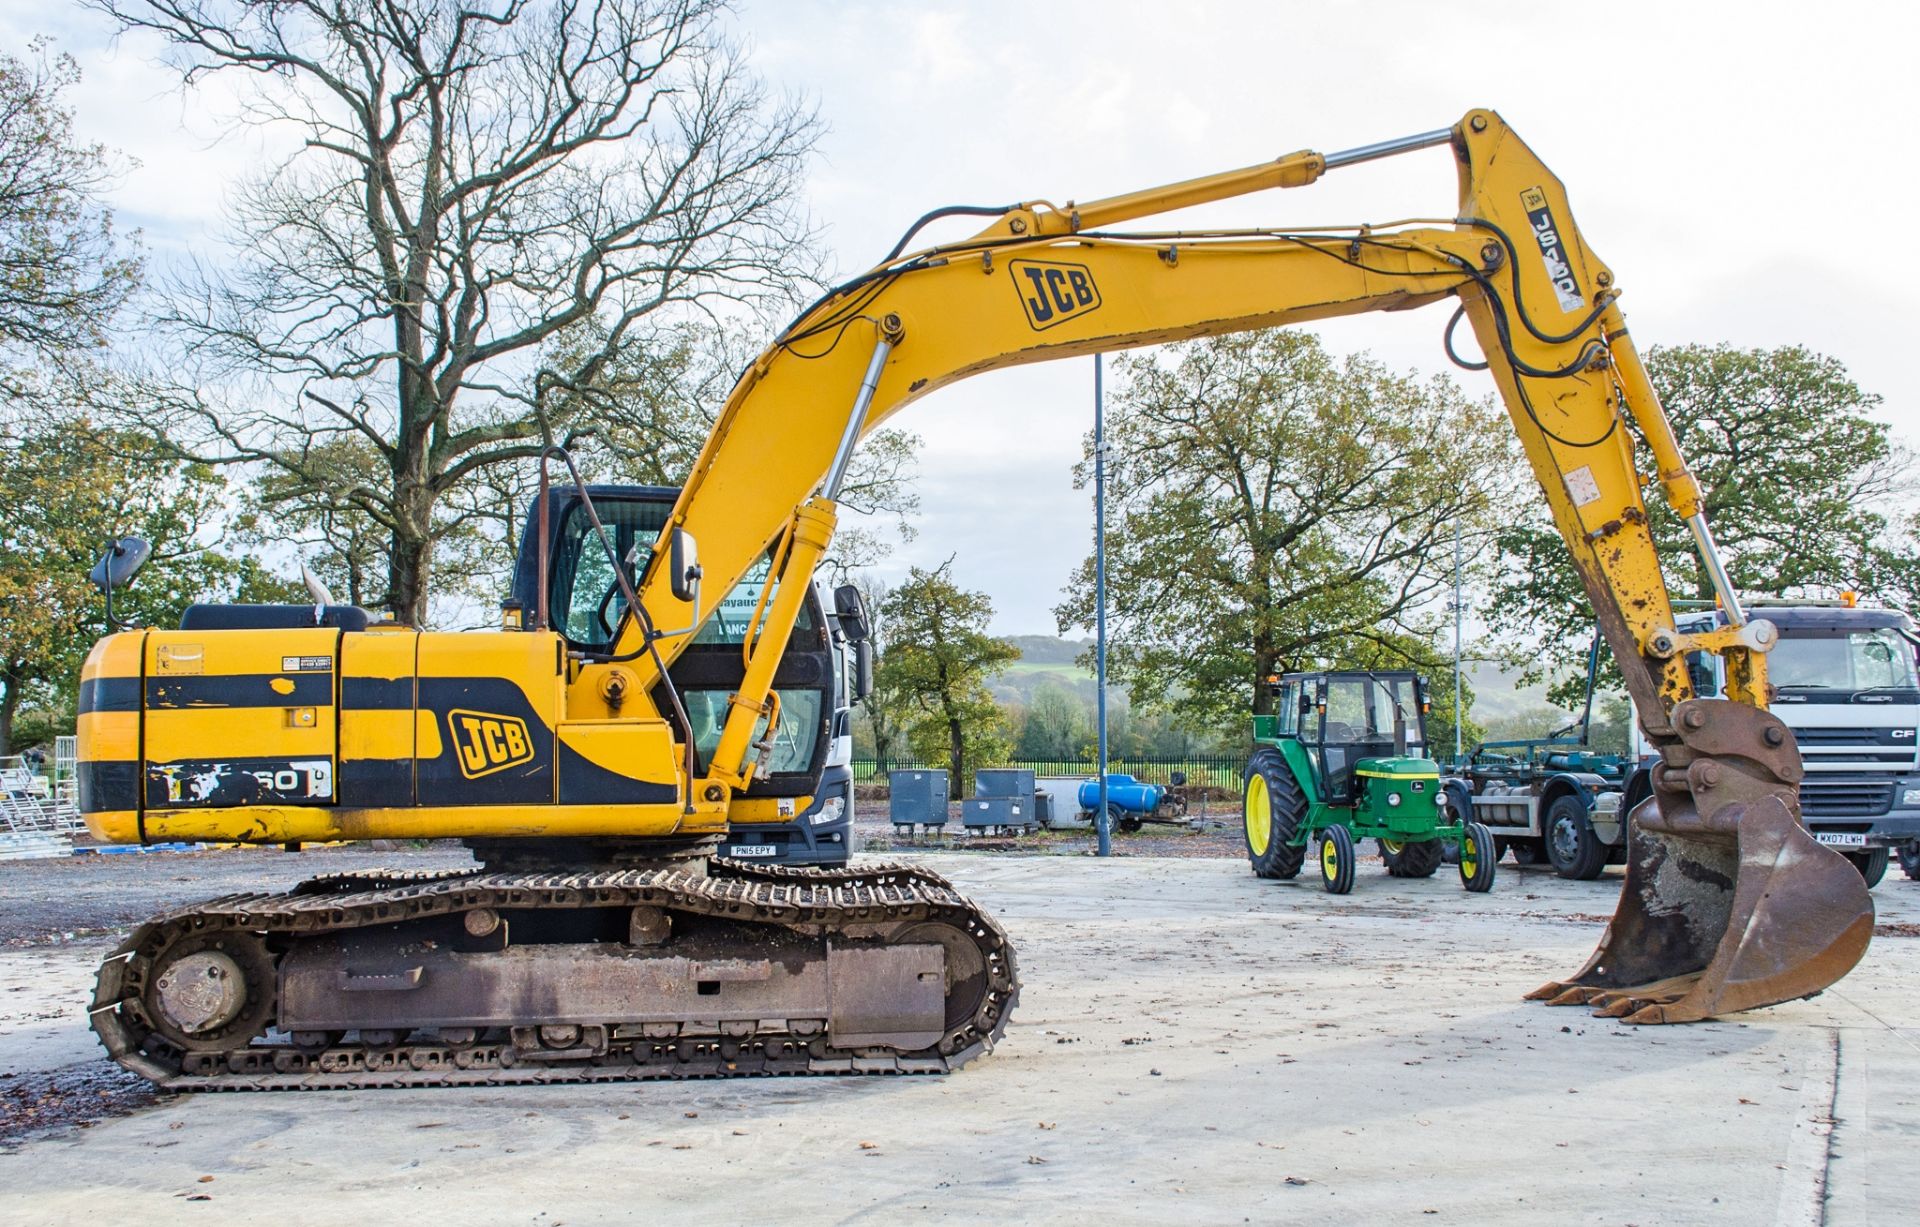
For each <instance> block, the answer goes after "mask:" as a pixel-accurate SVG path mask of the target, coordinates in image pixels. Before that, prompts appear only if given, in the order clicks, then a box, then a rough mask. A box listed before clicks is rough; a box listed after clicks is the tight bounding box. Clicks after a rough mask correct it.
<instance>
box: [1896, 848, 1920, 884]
mask: <svg viewBox="0 0 1920 1227" xmlns="http://www.w3.org/2000/svg"><path fill="white" fill-rule="evenodd" d="M1899 852H1900V868H1901V869H1903V870H1905V871H1906V875H1907V877H1908V879H1909V880H1911V881H1914V882H1920V840H1913V839H1910V840H1908V841H1907V842H1906V843H1904V844H1901V845H1900V848H1899Z"/></svg>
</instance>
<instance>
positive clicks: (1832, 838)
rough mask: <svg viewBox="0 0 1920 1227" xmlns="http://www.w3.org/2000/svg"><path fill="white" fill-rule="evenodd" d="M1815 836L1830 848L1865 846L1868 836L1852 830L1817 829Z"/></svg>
mask: <svg viewBox="0 0 1920 1227" xmlns="http://www.w3.org/2000/svg"><path fill="white" fill-rule="evenodd" d="M1813 837H1814V838H1815V839H1817V840H1819V841H1820V842H1821V843H1823V844H1825V845H1827V847H1829V848H1864V847H1866V846H1867V837H1866V836H1865V835H1857V834H1855V833H1853V832H1852V831H1815V832H1814V834H1813Z"/></svg>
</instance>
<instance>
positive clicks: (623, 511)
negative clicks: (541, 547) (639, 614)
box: [548, 499, 673, 649]
mask: <svg viewBox="0 0 1920 1227" xmlns="http://www.w3.org/2000/svg"><path fill="white" fill-rule="evenodd" d="M594 510H596V511H598V512H599V513H600V522H601V523H602V524H604V525H606V529H607V538H608V540H609V541H611V542H612V543H613V548H614V552H615V553H616V554H618V555H619V557H620V560H621V563H622V565H632V566H633V568H634V569H638V567H640V566H644V565H645V562H646V558H647V555H648V553H649V552H651V551H652V549H653V542H654V539H655V538H657V537H658V536H659V535H660V530H661V528H662V527H663V526H664V525H665V524H666V522H667V516H668V515H669V514H670V513H671V512H672V511H673V507H672V505H671V504H669V503H664V502H661V503H643V502H635V501H630V500H629V501H621V500H618V499H608V500H606V501H604V502H596V503H595V504H594ZM629 558H633V559H635V560H636V562H635V563H634V564H628V563H627V559H629ZM629 574H632V571H629ZM548 592H549V593H550V598H549V599H550V600H551V601H552V608H553V611H554V620H555V621H556V622H557V623H558V624H559V629H560V631H561V632H562V633H563V634H565V635H566V637H567V638H568V639H569V640H571V641H572V642H573V643H574V644H575V645H576V646H579V647H582V648H589V649H599V648H605V647H606V646H607V645H608V644H610V643H611V642H612V641H613V633H614V630H615V629H616V628H617V627H618V626H619V625H620V616H621V615H622V614H624V613H625V612H626V610H627V602H626V599H625V598H624V597H623V596H622V595H621V594H620V585H619V583H618V582H616V580H615V577H614V573H613V563H612V562H611V561H610V560H609V559H608V558H607V551H606V548H605V547H604V546H602V545H601V543H600V535H599V534H598V533H596V532H594V530H593V522H592V521H591V520H589V519H588V518H587V509H586V507H585V506H584V505H582V504H581V503H578V502H576V503H574V504H573V505H572V506H571V507H569V508H568V509H567V512H566V519H565V520H564V521H563V522H562V523H561V525H560V537H559V541H558V542H557V543H556V545H555V549H554V556H553V577H552V586H551V587H550V588H549V589H548Z"/></svg>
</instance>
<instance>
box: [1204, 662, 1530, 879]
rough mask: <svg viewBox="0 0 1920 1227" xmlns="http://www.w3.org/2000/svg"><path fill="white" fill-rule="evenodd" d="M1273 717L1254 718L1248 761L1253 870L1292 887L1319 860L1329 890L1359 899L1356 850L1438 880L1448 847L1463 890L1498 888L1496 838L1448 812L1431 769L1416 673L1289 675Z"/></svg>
mask: <svg viewBox="0 0 1920 1227" xmlns="http://www.w3.org/2000/svg"><path fill="white" fill-rule="evenodd" d="M1268 685H1269V686H1270V687H1272V691H1273V694H1274V696H1275V702H1274V714H1273V715H1271V716H1255V717H1254V718H1253V741H1254V751H1253V756H1252V757H1251V758H1250V759H1248V760H1247V771H1246V789H1245V793H1244V796H1245V800H1244V801H1243V802H1242V805H1243V811H1244V817H1245V819H1246V827H1247V859H1248V860H1249V861H1251V862H1252V864H1253V871H1254V873H1256V874H1258V875H1259V876H1261V877H1263V878H1292V877H1294V876H1295V875H1297V874H1298V873H1299V872H1300V867H1301V865H1302V864H1304V863H1305V861H1306V857H1307V851H1308V849H1310V848H1318V850H1319V854H1320V880H1321V882H1322V884H1323V885H1325V886H1326V888H1327V890H1329V891H1330V892H1332V893H1333V894H1336V895H1344V894H1346V893H1347V892H1348V891H1350V890H1352V889H1353V877H1354V859H1355V857H1354V841H1355V840H1358V839H1368V838H1371V839H1375V840H1378V841H1379V844H1380V854H1381V857H1382V859H1383V860H1385V861H1386V863H1387V872H1388V873H1390V874H1392V875H1393V876H1394V877H1397V878H1430V877H1432V876H1433V874H1434V872H1435V871H1436V870H1438V869H1439V868H1440V860H1441V855H1440V845H1441V841H1443V840H1454V841H1458V843H1459V845H1460V884H1461V885H1462V886H1464V887H1466V888H1467V889H1468V890H1470V891H1485V890H1491V889H1492V888H1493V866H1494V861H1495V859H1496V858H1495V855H1494V850H1493V836H1492V834H1491V833H1489V832H1488V830H1487V828H1486V827H1484V826H1482V825H1481V824H1480V823H1477V822H1472V821H1466V820H1465V818H1466V816H1465V815H1457V814H1453V813H1451V812H1450V810H1449V808H1448V802H1447V798H1446V796H1445V795H1443V793H1442V792H1441V789H1440V766H1439V764H1437V763H1435V762H1434V761H1433V760H1432V759H1430V758H1427V757H1425V753H1426V743H1427V733H1426V721H1425V719H1424V717H1425V714H1426V710H1427V701H1426V692H1425V687H1424V686H1423V685H1422V683H1421V681H1420V678H1419V676H1418V675H1416V674H1413V673H1363V672H1346V671H1334V672H1326V673H1289V674H1287V675H1286V676H1285V677H1276V678H1269V679H1268Z"/></svg>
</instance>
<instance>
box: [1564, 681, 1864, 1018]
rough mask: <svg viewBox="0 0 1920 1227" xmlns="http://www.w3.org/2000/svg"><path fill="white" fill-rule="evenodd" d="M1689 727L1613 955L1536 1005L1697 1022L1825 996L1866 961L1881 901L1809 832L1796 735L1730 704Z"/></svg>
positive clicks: (1640, 809) (1638, 831) (1608, 946)
mask: <svg viewBox="0 0 1920 1227" xmlns="http://www.w3.org/2000/svg"><path fill="white" fill-rule="evenodd" d="M1674 728H1675V732H1676V733H1678V734H1679V740H1678V741H1677V742H1676V743H1675V744H1672V745H1669V746H1666V747H1665V748H1664V749H1663V751H1662V756H1661V759H1662V761H1661V762H1660V763H1659V764H1657V765H1656V766H1655V767H1654V769H1653V780H1654V790H1653V795H1652V796H1651V797H1649V798H1647V799H1646V800H1645V801H1643V802H1642V803H1641V804H1639V805H1638V806H1636V807H1634V810H1633V812H1632V814H1631V815H1630V828H1631V834H1630V836H1629V842H1628V860H1627V880H1626V885H1625V886H1624V887H1623V888H1622V889H1621V892H1620V903H1619V906H1618V908H1617V909H1616V910H1615V912H1614V916H1613V920H1612V921H1611V922H1610V923H1609V924H1608V925H1607V931H1606V933H1605V934H1604V935H1603V936H1602V937H1601V939H1600V945H1599V947H1598V948H1597V949H1595V951H1594V952H1593V957H1592V958H1590V959H1589V960H1587V965H1586V966H1585V967H1583V968H1581V970H1580V972H1579V973H1578V974H1577V975H1575V976H1573V977H1572V978H1571V979H1568V980H1557V981H1553V982H1551V983H1548V984H1545V985H1542V986H1541V987H1540V988H1538V989H1535V990H1534V991H1533V992H1531V993H1529V994H1528V995H1527V996H1528V999H1529V1000H1537V1001H1545V1002H1547V1003H1548V1004H1549V1005H1587V1006H1592V1007H1595V1009H1596V1012H1597V1013H1598V1014H1600V1015H1602V1016H1606V1017H1612V1018H1624V1019H1626V1020H1627V1021H1628V1022H1635V1023H1676V1022H1697V1021H1699V1020H1700V1019H1703V1018H1711V1017H1713V1016H1714V1015H1718V1014H1729V1013H1733V1012H1735V1011H1739V1010H1750V1009H1754V1008H1756V1007H1758V1006H1764V1005H1774V1004H1776V1003H1778V1002H1782V1001H1792V1000H1794V999H1796V998H1800V997H1810V996H1812V995H1813V994H1815V993H1817V992H1820V991H1821V990H1822V989H1824V988H1826V987H1827V986H1828V985H1829V984H1832V983H1833V982H1834V981H1836V980H1838V979H1840V977H1842V976H1844V975H1846V974H1847V972H1849V971H1851V970H1852V969H1853V967H1854V965H1855V964H1857V963H1858V962H1859V961H1860V958H1861V956H1862V955H1864V954H1865V953H1866V951H1867V942H1868V940H1869V939H1870V938H1871V937H1872V934H1873V899H1872V896H1871V895H1869V894H1868V892H1867V886H1866V883H1865V881H1864V880H1863V879H1862V878H1861V877H1860V874H1859V871H1858V870H1856V869H1855V868H1854V867H1853V866H1852V865H1851V864H1850V863H1849V862H1848V861H1847V860H1846V858H1844V857H1842V856H1841V855H1840V854H1839V853H1837V852H1834V851H1833V850H1831V849H1829V848H1827V847H1824V846H1822V845H1821V844H1820V843H1818V842H1817V841H1815V840H1814V838H1813V837H1812V836H1811V835H1809V834H1807V830H1806V827H1805V826H1803V825H1802V824H1801V822H1800V812H1799V802H1798V799H1797V796H1798V785H1799V781H1800V776H1801V771H1802V768H1801V764H1800V755H1799V751H1798V749H1797V747H1796V746H1795V745H1794V741H1793V734H1792V733H1791V732H1790V731H1789V730H1788V729H1787V728H1786V726H1785V725H1783V724H1781V723H1780V721H1779V720H1777V719H1776V718H1774V717H1773V716H1772V715H1770V714H1769V713H1767V712H1765V711H1762V710H1760V709H1758V708H1755V707H1750V706H1747V705H1745V704H1738V703H1732V702H1728V701H1727V700H1724V699H1690V700H1688V701H1687V702H1685V703H1681V704H1679V705H1678V706H1676V707H1675V708H1674Z"/></svg>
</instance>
